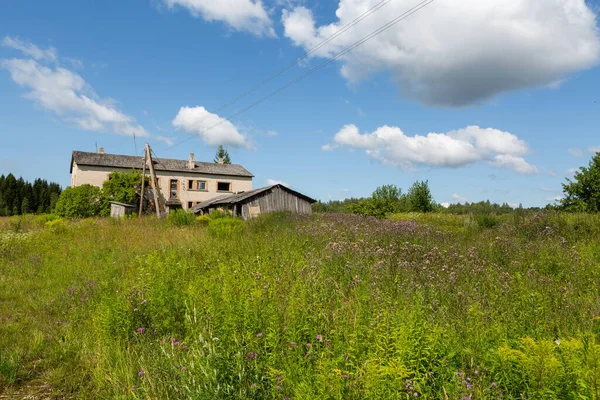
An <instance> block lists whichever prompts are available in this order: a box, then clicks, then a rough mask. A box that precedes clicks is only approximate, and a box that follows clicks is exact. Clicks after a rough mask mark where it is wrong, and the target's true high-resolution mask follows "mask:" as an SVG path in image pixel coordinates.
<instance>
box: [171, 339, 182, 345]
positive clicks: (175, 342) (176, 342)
mask: <svg viewBox="0 0 600 400" xmlns="http://www.w3.org/2000/svg"><path fill="white" fill-rule="evenodd" d="M171 343H173V345H174V346H179V345H180V344H181V343H180V342H179V341H178V340H177V339H175V338H171Z"/></svg>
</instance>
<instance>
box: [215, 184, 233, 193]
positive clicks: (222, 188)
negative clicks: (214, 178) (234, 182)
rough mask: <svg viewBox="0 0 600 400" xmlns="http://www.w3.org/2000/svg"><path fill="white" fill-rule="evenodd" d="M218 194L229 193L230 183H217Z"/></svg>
mask: <svg viewBox="0 0 600 400" xmlns="http://www.w3.org/2000/svg"><path fill="white" fill-rule="evenodd" d="M217 191H218V192H231V182H217Z"/></svg>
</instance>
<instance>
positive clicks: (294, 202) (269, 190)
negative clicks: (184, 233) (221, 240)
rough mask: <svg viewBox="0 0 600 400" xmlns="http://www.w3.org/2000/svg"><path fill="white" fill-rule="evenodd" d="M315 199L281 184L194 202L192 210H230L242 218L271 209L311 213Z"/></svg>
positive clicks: (254, 215) (200, 212)
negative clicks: (197, 202)
mask: <svg viewBox="0 0 600 400" xmlns="http://www.w3.org/2000/svg"><path fill="white" fill-rule="evenodd" d="M314 202H315V200H313V199H311V198H310V197H308V196H306V195H304V194H302V193H300V192H297V191H295V190H292V189H290V188H288V187H286V186H283V185H273V186H267V187H264V188H260V189H254V190H249V191H247V192H243V193H238V194H234V195H223V196H218V197H215V198H214V199H211V200H208V201H205V202H202V203H199V204H196V205H195V206H194V207H192V211H193V212H194V213H196V214H209V213H211V212H213V211H214V210H222V211H228V212H231V213H232V214H233V215H234V216H238V217H242V218H243V219H248V218H253V217H256V216H257V215H260V214H262V213H267V212H273V211H290V212H293V213H299V214H311V213H312V207H311V204H312V203H314Z"/></svg>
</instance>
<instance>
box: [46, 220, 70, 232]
mask: <svg viewBox="0 0 600 400" xmlns="http://www.w3.org/2000/svg"><path fill="white" fill-rule="evenodd" d="M44 226H45V227H46V229H50V230H51V231H52V232H56V233H61V232H64V231H66V229H67V224H66V223H65V220H63V219H60V218H59V219H53V220H50V221H47V222H46V223H45V224H44Z"/></svg>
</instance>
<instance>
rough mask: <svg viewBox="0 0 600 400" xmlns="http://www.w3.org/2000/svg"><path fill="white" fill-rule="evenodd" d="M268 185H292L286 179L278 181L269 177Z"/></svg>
mask: <svg viewBox="0 0 600 400" xmlns="http://www.w3.org/2000/svg"><path fill="white" fill-rule="evenodd" d="M267 185H268V186H273V185H283V186H286V187H290V184H289V183H287V182H284V181H278V180H277V179H267Z"/></svg>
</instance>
